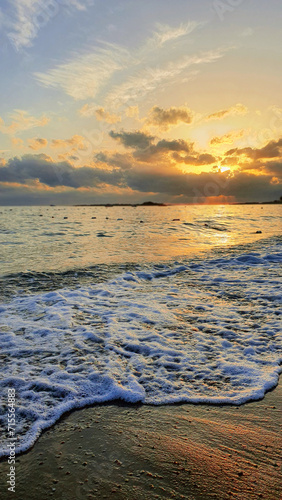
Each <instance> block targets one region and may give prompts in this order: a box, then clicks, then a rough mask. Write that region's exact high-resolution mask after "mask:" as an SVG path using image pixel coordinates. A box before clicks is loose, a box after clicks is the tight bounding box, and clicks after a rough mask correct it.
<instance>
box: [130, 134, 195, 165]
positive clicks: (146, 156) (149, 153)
mask: <svg viewBox="0 0 282 500" xmlns="http://www.w3.org/2000/svg"><path fill="white" fill-rule="evenodd" d="M189 152H191V153H192V152H193V144H188V143H187V142H186V141H184V140H183V139H175V140H174V141H167V140H165V139H162V140H161V141H159V142H157V144H152V145H151V146H149V147H148V148H146V149H144V150H136V151H135V152H134V154H133V156H134V157H135V158H136V159H138V160H139V161H143V162H151V161H156V160H157V159H160V158H162V157H167V158H168V157H169V155H170V153H189ZM168 159H169V158H168Z"/></svg>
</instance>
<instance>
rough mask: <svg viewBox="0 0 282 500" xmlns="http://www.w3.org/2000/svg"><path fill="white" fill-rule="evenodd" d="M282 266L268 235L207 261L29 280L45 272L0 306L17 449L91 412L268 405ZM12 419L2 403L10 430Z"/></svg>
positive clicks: (276, 358) (4, 381)
mask: <svg viewBox="0 0 282 500" xmlns="http://www.w3.org/2000/svg"><path fill="white" fill-rule="evenodd" d="M246 250H247V251H246ZM281 261H282V253H281V251H280V247H279V241H278V239H272V240H269V241H268V245H264V246H263V245H262V244H260V245H256V246H255V245H253V246H249V247H248V248H247V249H246V248H245V251H244V252H243V251H240V252H239V251H238V249H237V252H236V251H235V250H233V252H232V254H230V253H226V252H225V253H222V254H220V256H217V257H216V258H210V259H209V260H206V259H197V260H193V261H186V262H174V263H170V264H158V263H156V264H154V265H150V266H149V265H147V266H136V265H135V266H133V265H132V266H130V265H124V266H119V267H116V268H115V267H114V266H113V267H112V268H111V269H110V270H109V269H108V271H107V267H106V266H104V267H103V266H101V267H100V268H99V272H98V269H97V268H93V269H91V270H81V271H80V272H78V271H69V272H68V273H67V272H66V273H61V274H59V273H58V275H57V279H58V281H57V282H56V286H55V285H54V286H53V287H51V288H50V286H49V285H50V282H51V281H52V279H51V278H50V276H49V281H48V274H46V275H45V274H44V273H41V274H37V275H35V274H34V275H32V273H31V274H27V275H25V279H26V283H28V282H30V281H31V280H34V279H35V278H36V279H37V280H38V282H39V281H40V280H42V279H43V278H44V276H45V279H46V287H45V289H44V286H43V285H42V283H41V286H43V289H42V288H41V290H40V291H39V288H38V289H37V292H36V293H35V292H34V291H32V289H24V290H23V289H22V288H21V287H18V289H17V293H16V295H13V296H8V295H7V296H6V300H5V301H4V303H3V304H2V306H1V308H0V317H1V335H0V347H1V355H0V357H1V360H2V364H1V366H2V368H1V381H0V387H1V391H2V394H4V399H5V397H6V396H7V393H8V389H9V388H14V389H15V390H16V423H17V427H16V434H17V436H18V442H17V452H21V451H25V450H27V449H29V448H30V447H31V446H32V445H33V443H34V442H35V441H36V439H37V438H38V436H39V435H40V433H41V432H42V430H43V429H46V428H48V427H50V426H51V425H52V424H54V423H55V422H56V421H57V420H58V419H59V418H60V416H61V415H62V414H63V413H65V412H66V411H70V410H73V409H75V408H81V407H84V406H86V405H90V404H95V403H96V404H97V403H102V402H105V401H114V400H117V399H122V400H124V401H127V402H129V403H136V402H140V403H143V404H156V405H159V404H172V403H176V402H177V403H180V402H187V403H188V402H190V403H210V404H236V405H237V404H243V403H245V402H247V401H252V400H256V399H260V398H262V397H263V396H264V394H265V392H266V391H268V390H270V389H272V388H273V387H275V386H276V385H277V383H278V377H279V373H280V372H281V366H280V364H281V360H282V355H281V344H282V340H281V332H280V323H279V319H280V317H281V309H280V308H281V293H280V281H279V270H278V266H277V264H278V263H280V262H281ZM117 271H118V272H117ZM55 276H56V273H53V275H52V278H55ZM17 278H19V276H18V277H17ZM9 279H10V281H11V280H13V279H14V280H15V281H16V277H9ZM21 279H22V280H23V279H24V278H23V275H21ZM63 280H66V281H63ZM68 280H70V281H68ZM58 284H60V285H62V284H63V285H64V286H61V287H58ZM30 285H31V286H32V282H31V283H30ZM48 286H49V288H48ZM38 287H39V285H38ZM14 290H15V289H14ZM6 413H7V408H6V406H5V404H4V405H3V407H2V410H1V411H0V422H1V425H2V427H3V428H5V426H6V421H7V414H6ZM0 454H1V455H5V454H8V451H7V449H6V448H5V442H4V441H3V442H2V448H1V451H0Z"/></svg>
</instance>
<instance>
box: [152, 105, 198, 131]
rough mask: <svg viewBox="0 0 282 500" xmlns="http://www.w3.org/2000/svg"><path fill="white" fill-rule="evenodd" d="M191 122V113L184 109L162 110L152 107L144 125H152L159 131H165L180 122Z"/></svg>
mask: <svg viewBox="0 0 282 500" xmlns="http://www.w3.org/2000/svg"><path fill="white" fill-rule="evenodd" d="M192 120H193V113H192V111H191V110H190V109H188V108H186V107H179V108H175V107H171V108H168V109H163V108H159V107H158V106H154V107H153V108H152V109H151V111H150V113H149V117H148V119H147V120H146V123H147V124H148V125H153V126H155V127H159V128H160V129H163V130H167V129H168V128H169V127H171V126H172V125H177V124H178V123H181V122H182V123H187V124H189V123H191V122H192Z"/></svg>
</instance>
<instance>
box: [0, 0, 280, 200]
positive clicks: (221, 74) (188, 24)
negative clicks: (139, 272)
mask: <svg viewBox="0 0 282 500" xmlns="http://www.w3.org/2000/svg"><path fill="white" fill-rule="evenodd" d="M281 21H282V3H281V1H280V0H269V1H265V0H214V1H213V0H200V1H197V2H196V1H195V0H174V1H172V0H142V1H141V0H139V1H138V0H93V1H92V0H49V1H48V0H46V1H45V0H44V1H43V0H9V1H8V0H3V1H2V2H1V7H0V29H1V35H0V41H1V45H0V54H1V79H0V92H1V108H0V204H10V205H13V204H46V203H47V204H49V203H56V204H76V203H107V202H110V203H113V202H118V203H122V202H125V203H137V202H143V201H146V200H152V201H160V202H169V203H186V202H187V203H202V202H207V203H225V202H235V201H239V202H241V201H268V200H274V199H277V198H279V197H280V196H281V195H282V188H281V172H282V168H281V167H282V158H281V153H282V92H281V81H282V78H281V76H282V64H281V47H282V35H281Z"/></svg>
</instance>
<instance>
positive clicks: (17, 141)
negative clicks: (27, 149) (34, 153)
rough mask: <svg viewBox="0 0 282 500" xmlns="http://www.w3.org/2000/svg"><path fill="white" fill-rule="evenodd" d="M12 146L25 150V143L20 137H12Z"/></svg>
mask: <svg viewBox="0 0 282 500" xmlns="http://www.w3.org/2000/svg"><path fill="white" fill-rule="evenodd" d="M12 144H13V146H14V147H16V148H19V149H22V148H24V141H23V140H22V139H20V138H19V137H12Z"/></svg>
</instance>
